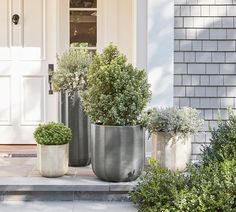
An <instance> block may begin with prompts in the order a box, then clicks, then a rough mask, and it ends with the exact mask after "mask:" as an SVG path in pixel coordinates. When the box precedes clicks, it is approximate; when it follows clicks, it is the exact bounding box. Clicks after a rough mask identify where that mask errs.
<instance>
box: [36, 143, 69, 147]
mask: <svg viewBox="0 0 236 212" xmlns="http://www.w3.org/2000/svg"><path fill="white" fill-rule="evenodd" d="M67 144H69V142H68V143H66V144H52V145H51V144H39V143H37V145H41V146H63V145H67Z"/></svg>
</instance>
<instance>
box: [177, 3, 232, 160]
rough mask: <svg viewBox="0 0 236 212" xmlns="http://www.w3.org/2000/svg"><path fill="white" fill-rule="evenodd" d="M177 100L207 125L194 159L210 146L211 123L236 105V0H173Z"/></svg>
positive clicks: (197, 140) (197, 138) (198, 137)
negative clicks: (199, 114) (201, 118)
mask: <svg viewBox="0 0 236 212" xmlns="http://www.w3.org/2000/svg"><path fill="white" fill-rule="evenodd" d="M174 42H175V43H174V48H175V53H174V54H175V57H174V63H175V65H174V74H175V76H174V104H175V106H177V107H182V106H191V107H194V108H197V109H198V110H199V111H200V113H201V116H202V117H203V118H204V120H205V123H204V126H203V128H202V130H201V132H200V133H199V134H198V135H196V136H193V150H192V158H193V159H194V160H198V159H199V158H200V154H201V151H200V149H201V145H202V144H206V145H207V144H209V142H210V135H211V134H210V133H209V127H214V126H217V120H218V118H219V114H221V118H222V119H227V118H228V114H227V107H233V108H236V52H235V51H236V0H175V41H174Z"/></svg>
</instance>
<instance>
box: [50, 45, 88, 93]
mask: <svg viewBox="0 0 236 212" xmlns="http://www.w3.org/2000/svg"><path fill="white" fill-rule="evenodd" d="M91 62H92V54H91V53H89V52H88V50H87V48H78V49H75V48H72V49H69V50H68V51H67V52H65V53H64V54H62V55H61V56H60V57H57V70H56V71H55V72H54V73H53V77H52V83H53V89H54V90H55V91H68V92H72V91H81V90H85V89H86V88H87V72H88V69H89V66H90V64H91Z"/></svg>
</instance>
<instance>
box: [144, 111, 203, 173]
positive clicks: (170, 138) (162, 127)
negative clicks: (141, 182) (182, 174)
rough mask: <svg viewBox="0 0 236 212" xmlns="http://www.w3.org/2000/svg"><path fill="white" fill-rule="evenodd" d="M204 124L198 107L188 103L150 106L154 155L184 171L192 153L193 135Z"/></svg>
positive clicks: (148, 126) (172, 168)
mask: <svg viewBox="0 0 236 212" xmlns="http://www.w3.org/2000/svg"><path fill="white" fill-rule="evenodd" d="M201 124H202V120H201V119H199V113H198V111H197V110H195V109H192V108H189V107H183V108H180V109H179V108H175V107H171V108H164V109H163V108H162V109H153V110H150V111H149V121H148V124H147V128H148V130H149V132H150V133H152V145H153V147H152V157H153V158H154V159H156V160H157V161H158V162H159V163H160V165H161V166H164V167H167V168H169V169H171V170H179V171H184V170H185V168H186V165H187V163H188V162H189V160H190V157H191V135H192V134H195V133H196V132H197V131H198V129H199V127H200V126H201Z"/></svg>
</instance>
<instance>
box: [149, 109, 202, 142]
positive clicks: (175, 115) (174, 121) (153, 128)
mask: <svg viewBox="0 0 236 212" xmlns="http://www.w3.org/2000/svg"><path fill="white" fill-rule="evenodd" d="M148 113H149V116H150V118H149V119H148V123H147V124H146V125H147V128H148V130H149V132H150V133H158V132H165V133H169V134H170V135H171V136H176V135H177V136H180V137H185V136H187V135H189V134H194V133H196V132H197V131H198V130H199V127H200V126H201V125H202V123H203V120H201V119H200V118H199V112H198V111H197V110H196V109H193V108H189V107H183V108H180V109H179V108H175V107H169V108H160V109H152V110H151V111H149V112H148Z"/></svg>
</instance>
